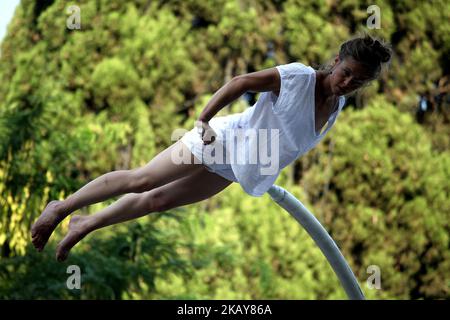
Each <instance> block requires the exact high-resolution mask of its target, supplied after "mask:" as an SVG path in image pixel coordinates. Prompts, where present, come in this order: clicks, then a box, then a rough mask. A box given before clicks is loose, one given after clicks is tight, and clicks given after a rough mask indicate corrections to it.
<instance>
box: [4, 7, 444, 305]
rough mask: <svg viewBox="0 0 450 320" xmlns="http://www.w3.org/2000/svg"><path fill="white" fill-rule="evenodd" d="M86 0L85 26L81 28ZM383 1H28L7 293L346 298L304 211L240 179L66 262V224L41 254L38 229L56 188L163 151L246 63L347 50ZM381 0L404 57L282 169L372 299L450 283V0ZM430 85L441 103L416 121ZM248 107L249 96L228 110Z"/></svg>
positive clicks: (60, 194) (15, 25) (7, 100)
mask: <svg viewBox="0 0 450 320" xmlns="http://www.w3.org/2000/svg"><path fill="white" fill-rule="evenodd" d="M72 4H73V5H77V6H79V7H80V9H81V30H69V29H68V28H67V27H66V20H67V17H68V14H67V12H66V8H67V7H68V6H69V5H72ZM371 4H372V3H371V2H368V1H361V0H345V1H338V2H336V1H324V0H321V1H298V0H288V1H236V0H214V1H197V0H186V1H163V2H161V1H145V0H139V1H133V2H127V1H119V0H113V1H110V0H98V1H88V0H80V1H76V2H66V1H62V0H55V1H46V2H39V1H30V0H22V1H21V4H20V5H19V6H18V8H17V10H16V13H15V16H14V18H13V20H12V21H11V23H10V25H9V27H8V33H7V36H6V38H5V39H4V40H3V42H2V43H1V56H0V142H1V143H0V297H1V298H4V299H44V298H55V299H94V298H101V299H139V298H146V299H161V298H164V299H175V298H178V299H205V298H206V299H344V298H345V293H344V292H343V290H342V288H341V287H340V285H339V282H338V279H337V278H336V276H335V275H334V273H333V271H332V270H331V268H330V266H329V265H328V263H327V261H326V260H325V258H324V257H323V255H322V253H321V252H320V250H319V249H318V248H317V247H316V246H315V245H314V243H313V242H312V240H311V239H310V238H309V236H308V235H307V234H306V233H305V231H303V230H302V229H301V228H300V227H299V225H298V224H297V222H296V221H295V220H293V219H292V218H291V217H290V216H289V215H288V214H287V213H286V212H283V210H282V209H281V208H279V207H278V206H277V205H276V204H275V203H274V202H273V201H272V200H271V199H270V197H269V196H268V195H265V196H263V197H260V198H253V197H249V196H248V195H246V194H245V193H243V190H242V188H241V187H240V186H238V185H237V184H232V185H231V186H230V187H229V188H227V189H226V190H225V191H223V192H222V193H220V195H218V196H216V197H213V198H211V199H208V200H206V201H204V202H201V203H198V204H193V205H191V206H186V207H182V208H177V209H176V210H173V211H171V212H169V213H161V214H156V215H151V216H150V217H147V218H142V219H139V220H137V221H133V222H132V223H126V224H122V225H118V226H114V227H111V228H108V229H105V230H102V231H100V232H96V233H95V234H93V235H92V236H88V237H87V238H86V239H85V240H83V241H82V242H81V243H80V244H79V245H78V246H77V247H76V248H75V249H74V251H73V252H72V253H71V256H70V258H69V260H68V261H67V263H66V264H59V263H56V262H55V260H54V257H53V253H54V250H55V241H56V240H55V239H59V238H61V236H62V234H61V230H59V229H58V230H57V231H56V232H55V234H54V235H53V236H52V239H51V241H50V243H49V244H48V247H47V248H46V250H45V251H44V253H42V254H38V253H36V252H35V251H34V249H32V248H31V245H30V226H31V225H32V223H33V222H34V221H35V219H36V218H37V216H38V215H39V214H40V213H41V212H42V210H43V209H44V207H45V205H46V204H47V203H48V202H49V201H50V200H53V199H63V198H65V197H66V196H67V195H68V194H71V193H73V192H74V191H76V190H77V189H78V188H80V187H81V186H83V185H84V184H86V182H87V181H89V180H92V179H94V178H95V177H97V176H99V175H101V174H104V173H105V172H108V171H112V170H121V169H132V168H136V167H140V166H143V165H145V164H146V163H148V162H149V161H150V160H151V159H152V158H153V157H154V156H155V155H157V154H158V153H159V152H160V151H161V150H163V149H164V148H166V147H167V146H169V145H170V144H172V143H173V142H174V139H173V136H172V134H173V133H174V130H175V129H179V128H184V129H187V130H190V129H191V128H192V127H193V125H194V121H195V119H196V117H197V116H198V115H199V114H200V112H201V111H202V110H203V108H204V107H205V105H206V104H207V102H208V101H209V99H210V98H211V96H212V95H213V94H214V92H215V91H217V90H218V89H219V88H220V87H221V86H222V85H224V83H226V82H227V81H229V80H230V79H231V78H232V77H233V76H235V75H239V74H244V73H248V72H251V71H257V70H261V69H264V68H269V67H273V66H274V65H276V64H282V63H287V62H291V61H300V62H302V63H305V64H310V65H313V66H318V65H319V64H325V63H327V62H329V61H330V59H331V58H332V57H334V55H336V54H337V50H338V48H339V44H340V43H342V42H343V41H345V40H346V39H348V38H349V37H350V36H352V35H354V34H355V33H356V32H358V31H368V30H367V27H366V20H367V18H368V16H369V13H367V7H368V6H369V5H371ZM377 5H378V6H379V7H380V9H381V19H382V20H381V29H375V30H370V33H371V34H374V35H376V36H380V37H383V38H384V39H385V40H386V41H388V42H390V43H392V45H393V49H394V53H395V54H394V59H393V61H392V64H391V66H390V69H389V72H388V73H383V74H382V76H381V78H380V79H379V80H378V81H376V82H374V83H373V85H372V86H370V87H368V88H367V89H365V90H364V91H361V92H360V93H358V94H357V95H356V96H355V97H351V99H350V100H349V101H350V104H351V105H350V106H349V108H346V109H345V110H344V112H343V113H342V115H341V116H340V119H339V121H338V122H337V124H336V128H335V129H334V130H332V132H331V133H330V134H329V135H328V136H327V137H326V139H325V141H323V142H322V143H321V144H320V145H319V146H318V147H317V148H316V149H314V150H312V151H311V152H310V153H308V154H307V155H305V156H303V157H302V158H301V159H298V160H297V161H296V163H295V165H293V166H290V167H288V168H287V169H286V170H284V171H283V172H282V174H281V176H280V178H279V179H278V180H277V184H279V185H282V186H284V187H285V188H286V189H288V190H289V191H291V192H292V193H293V194H294V195H296V196H297V197H298V198H299V199H301V201H302V202H303V203H304V204H305V205H307V206H308V207H309V208H310V209H312V211H313V212H314V213H316V215H317V217H318V218H319V220H320V221H321V222H323V224H324V225H325V226H326V227H327V228H328V230H329V231H330V232H331V234H332V236H333V237H334V238H335V239H336V241H337V243H338V245H339V246H340V247H341V248H342V250H343V253H344V255H345V257H346V258H347V259H348V261H349V263H350V265H351V267H352V268H353V269H354V270H355V274H356V276H357V278H358V280H359V282H360V284H361V286H362V288H363V290H364V293H365V294H366V296H367V297H369V298H391V299H408V298H413V299H416V298H448V297H449V296H450V294H449V284H448V280H447V279H448V278H449V274H450V265H449V264H450V257H449V226H448V221H449V213H450V208H449V202H448V199H449V189H450V186H449V181H450V154H449V147H450V131H449V128H450V126H449V125H448V119H449V115H448V110H449V108H448V82H447V84H446V81H448V67H449V60H448V57H449V56H450V55H449V53H450V47H449V46H450V39H449V35H450V32H449V24H448V21H449V18H450V17H449V14H450V4H449V2H448V1H445V0H436V1H433V2H432V3H429V2H424V1H416V0H410V1H386V0H383V1H379V2H377ZM269 50H270V52H269ZM446 77H447V78H446ZM446 79H447V80H446ZM439 94H440V95H439ZM419 96H426V97H427V99H428V100H429V101H430V103H431V107H430V110H431V111H432V112H427V113H426V114H425V116H424V118H423V119H422V121H419V122H420V124H417V123H416V121H415V120H414V119H413V117H412V115H413V114H414V112H416V110H417V102H418V97H419ZM381 97H383V98H381ZM439 97H440V98H439ZM439 99H441V100H440V101H441V103H440V104H439V103H438V100H439ZM352 106H354V107H356V108H351V107H352ZM247 107H248V106H247V105H246V103H245V102H244V100H243V99H241V100H239V101H236V102H235V103H233V104H231V105H230V106H228V107H226V108H224V109H222V110H221V111H220V112H219V113H218V114H217V116H221V115H226V114H229V113H236V112H242V111H243V110H244V109H245V108H247ZM107 202H108V203H109V202H110V201H109V200H108V201H107ZM101 207H102V205H99V204H96V205H93V206H92V207H91V208H90V210H87V211H88V212H92V208H95V209H98V208H101ZM160 217H161V218H163V219H159V218H160ZM170 217H172V218H175V219H170ZM64 223H65V222H64ZM64 223H63V229H64ZM65 227H67V226H66V225H65ZM70 264H76V265H79V266H80V267H81V270H82V277H83V278H82V279H83V280H82V288H83V289H82V290H81V291H71V290H68V289H67V287H66V283H65V281H66V279H67V277H68V274H67V273H66V267H67V266H68V265H70ZM370 265H377V266H379V267H380V269H381V272H382V274H381V276H382V290H369V289H368V288H367V287H366V286H364V285H363V284H364V282H365V281H366V279H367V278H368V276H369V275H368V273H367V267H368V266H370Z"/></svg>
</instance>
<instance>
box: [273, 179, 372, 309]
mask: <svg viewBox="0 0 450 320" xmlns="http://www.w3.org/2000/svg"><path fill="white" fill-rule="evenodd" d="M267 192H268V193H269V194H270V196H271V197H272V199H273V200H274V201H275V202H276V203H278V204H279V205H280V206H281V207H283V208H284V209H285V210H286V211H287V212H289V213H290V214H291V215H292V216H293V217H294V218H295V219H296V220H297V221H298V222H299V223H300V224H301V225H302V226H303V228H305V230H306V231H307V232H308V233H309V235H310V236H311V237H312V238H313V240H314V242H315V243H316V244H317V245H318V246H319V248H320V250H322V252H323V254H324V255H325V257H326V258H327V259H328V262H329V263H330V265H331V267H332V268H333V270H334V272H335V273H336V275H337V276H338V278H339V280H340V281H341V284H342V287H343V288H344V290H345V292H346V293H347V296H348V297H349V299H352V300H364V299H365V297H364V294H363V292H362V291H361V288H360V287H359V284H358V281H357V280H356V278H355V275H354V274H353V272H352V270H351V269H350V266H349V265H348V263H347V261H346V260H345V258H344V256H343V255H342V253H341V251H340V250H339V248H338V246H337V245H336V243H335V242H334V240H333V239H332V238H331V237H330V235H329V234H328V232H327V231H326V230H325V228H324V227H323V226H322V225H321V224H320V222H319V220H317V219H316V217H315V216H314V215H313V214H312V213H311V212H309V210H308V209H306V207H305V206H304V205H303V204H302V203H301V202H300V201H299V200H298V199H297V198H295V197H294V196H293V195H292V194H291V193H289V192H288V191H286V190H285V189H283V188H282V187H280V186H277V185H273V186H272V187H270V189H269V190H268V191H267Z"/></svg>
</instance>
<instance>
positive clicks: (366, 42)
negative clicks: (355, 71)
mask: <svg viewBox="0 0 450 320" xmlns="http://www.w3.org/2000/svg"><path fill="white" fill-rule="evenodd" d="M347 57H352V58H353V59H354V60H356V61H357V62H359V63H361V64H362V65H364V66H365V67H366V68H367V70H368V72H369V73H370V74H371V76H370V79H376V78H377V77H378V75H379V74H380V72H381V67H382V65H384V64H388V63H389V62H390V60H391V57H392V49H391V46H390V45H389V44H387V43H385V42H384V41H383V40H379V39H377V38H375V37H373V36H371V35H369V34H367V33H365V34H363V36H359V37H356V38H353V39H350V40H348V41H346V42H344V43H343V44H341V48H340V50H339V60H341V61H342V60H344V59H345V58H347Z"/></svg>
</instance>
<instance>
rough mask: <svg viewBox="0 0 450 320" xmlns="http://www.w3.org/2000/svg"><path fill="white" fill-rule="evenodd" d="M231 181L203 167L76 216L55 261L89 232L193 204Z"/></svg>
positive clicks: (60, 245) (61, 259)
mask: <svg viewBox="0 0 450 320" xmlns="http://www.w3.org/2000/svg"><path fill="white" fill-rule="evenodd" d="M231 183H232V181H229V180H227V179H225V178H222V177H221V176H219V175H217V174H215V173H212V172H210V171H208V170H206V169H205V168H202V169H200V170H198V171H196V172H195V173H193V174H191V175H189V176H187V177H183V178H180V179H178V180H175V181H172V182H170V183H168V184H165V185H163V186H161V187H158V188H155V189H153V190H150V191H147V192H143V193H132V194H127V195H125V196H123V197H122V198H120V199H119V200H117V201H116V202H114V203H113V204H111V205H110V206H108V207H106V208H105V209H103V210H101V211H99V212H98V213H96V214H94V215H90V216H80V215H75V216H73V217H72V219H71V220H70V223H69V231H68V233H67V235H66V237H65V238H64V239H63V240H62V241H61V242H60V243H59V244H58V247H57V250H56V258H57V260H58V261H63V260H65V259H66V258H67V255H68V254H69V251H70V249H71V248H72V247H73V246H74V245H75V244H77V243H78V242H79V241H80V240H81V239H83V238H84V237H85V236H86V235H87V234H89V233H90V232H92V231H94V230H97V229H100V228H103V227H106V226H109V225H112V224H116V223H120V222H124V221H127V220H131V219H136V218H139V217H142V216H144V215H147V214H149V213H151V212H160V211H166V210H169V209H172V208H176V207H180V206H183V205H187V204H192V203H195V202H198V201H202V200H204V199H207V198H210V197H212V196H213V195H215V194H217V193H219V192H220V191H222V190H224V189H225V188H226V187H227V186H229V185H230V184H231Z"/></svg>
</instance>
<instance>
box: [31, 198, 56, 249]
mask: <svg viewBox="0 0 450 320" xmlns="http://www.w3.org/2000/svg"><path fill="white" fill-rule="evenodd" d="M61 202H62V201H59V200H53V201H50V202H49V203H48V204H47V206H46V207H45V209H44V211H43V212H42V213H41V215H40V216H39V218H38V220H37V221H36V222H35V223H34V224H33V226H32V227H31V242H32V243H33V245H34V247H35V248H36V249H37V250H38V251H39V252H40V251H42V250H43V249H44V247H45V244H46V243H47V241H48V239H49V238H50V236H51V234H52V233H53V231H54V230H55V228H56V227H57V226H58V224H59V223H60V222H61V221H62V220H63V219H64V217H63V216H62V215H61V212H60V211H61V210H60V207H59V206H58V204H60V203H61Z"/></svg>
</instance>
